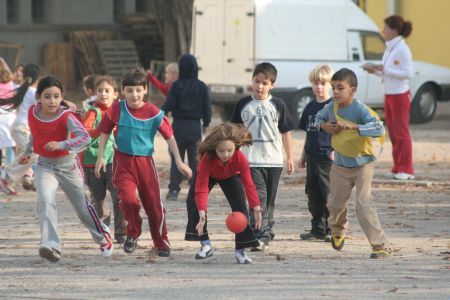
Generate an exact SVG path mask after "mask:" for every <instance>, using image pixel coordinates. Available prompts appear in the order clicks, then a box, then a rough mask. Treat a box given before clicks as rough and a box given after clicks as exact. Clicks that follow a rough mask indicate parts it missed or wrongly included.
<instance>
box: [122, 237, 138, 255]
mask: <svg viewBox="0 0 450 300" xmlns="http://www.w3.org/2000/svg"><path fill="white" fill-rule="evenodd" d="M136 246H137V239H133V238H132V237H131V236H127V239H126V240H125V243H124V244H123V251H125V252H126V253H130V254H131V253H133V252H134V251H135V250H136Z"/></svg>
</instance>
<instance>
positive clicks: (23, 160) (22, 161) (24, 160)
mask: <svg viewBox="0 0 450 300" xmlns="http://www.w3.org/2000/svg"><path fill="white" fill-rule="evenodd" d="M29 160H30V157H29V156H20V157H19V158H18V160H17V161H18V162H19V164H21V165H26V164H27V163H28V161H29Z"/></svg>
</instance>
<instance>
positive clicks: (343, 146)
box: [316, 68, 392, 258]
mask: <svg viewBox="0 0 450 300" xmlns="http://www.w3.org/2000/svg"><path fill="white" fill-rule="evenodd" d="M331 86H332V89H333V102H332V103H329V104H327V105H326V106H325V107H324V108H323V109H322V110H321V111H320V112H319V113H318V114H317V117H316V122H317V124H318V126H320V127H321V128H322V129H324V130H326V131H328V132H329V133H331V134H332V140H331V143H332V146H333V149H334V152H335V155H334V162H333V166H332V167H331V174H330V189H331V190H330V196H329V198H328V204H327V207H328V210H329V212H330V217H329V218H328V224H329V226H330V228H331V231H332V237H331V245H332V247H333V248H334V249H336V250H338V251H340V250H342V248H343V247H344V241H345V230H346V229H347V226H348V223H347V203H348V199H349V198H350V195H351V191H352V189H353V187H354V186H355V187H356V216H357V218H358V221H359V224H360V225H361V228H362V230H363V231H364V233H365V235H366V236H367V239H368V240H369V242H370V244H371V246H372V254H371V256H370V258H385V257H388V256H390V255H391V252H392V250H391V249H390V247H389V243H388V240H387V239H386V236H385V234H384V231H383V229H382V228H381V225H380V221H379V219H378V215H377V212H376V210H375V206H374V204H373V200H372V178H373V163H372V162H373V161H374V160H376V158H375V155H374V152H375V151H374V149H373V143H372V138H378V139H379V140H380V142H382V138H383V136H384V126H383V123H382V122H381V121H380V118H379V117H378V115H377V114H376V112H374V111H373V110H371V109H370V108H368V107H367V106H365V105H364V104H363V103H361V102H359V101H358V100H356V99H353V96H354V95H355V93H356V89H357V87H358V80H357V78H356V75H355V73H354V72H353V71H352V70H349V69H345V68H344V69H341V70H339V71H337V72H336V73H335V74H334V75H333V77H332V78H331Z"/></svg>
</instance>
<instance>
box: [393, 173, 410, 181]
mask: <svg viewBox="0 0 450 300" xmlns="http://www.w3.org/2000/svg"><path fill="white" fill-rule="evenodd" d="M394 179H397V180H413V179H414V175H412V174H408V173H397V174H395V175H394Z"/></svg>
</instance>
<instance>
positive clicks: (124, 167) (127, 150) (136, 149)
mask: <svg viewBox="0 0 450 300" xmlns="http://www.w3.org/2000/svg"><path fill="white" fill-rule="evenodd" d="M121 88H122V90H121V91H122V95H123V96H124V98H125V100H124V101H119V102H116V103H114V104H113V105H112V106H111V107H110V108H109V109H108V111H107V112H106V113H105V114H104V116H103V118H102V121H101V122H100V124H99V125H98V127H97V128H98V130H99V131H100V132H101V134H100V140H99V146H98V155H97V162H96V164H95V171H94V172H95V175H96V176H97V177H100V169H103V171H105V170H106V161H105V157H104V153H105V152H104V151H105V145H106V143H107V141H108V139H109V135H110V134H111V132H112V131H113V129H114V128H115V127H116V128H117V130H115V131H114V135H115V151H114V162H113V174H114V177H113V181H114V186H115V187H116V189H117V193H118V195H119V199H120V204H119V205H120V208H121V210H122V213H123V216H124V217H125V220H126V221H127V223H128V224H127V229H126V235H127V238H126V240H125V243H124V245H123V250H124V251H125V252H126V253H133V252H134V251H135V250H136V246H137V239H138V238H139V236H140V235H141V233H142V218H141V217H140V214H139V212H140V209H141V203H142V206H143V207H144V210H145V213H146V214H147V217H148V223H149V225H150V233H151V235H152V239H153V245H154V250H155V252H156V253H157V254H158V256H163V257H167V256H170V243H169V239H168V237H167V228H166V210H165V208H164V206H163V205H162V201H161V196H160V193H159V189H160V187H159V178H158V173H157V170H156V167H155V163H154V161H153V156H152V155H153V150H154V138H155V135H156V132H158V131H159V132H160V133H161V135H162V136H163V137H164V139H165V140H166V142H167V144H168V146H169V149H170V151H171V152H172V154H173V156H174V159H175V163H176V165H177V167H178V168H179V170H180V172H182V173H183V174H184V175H186V176H187V177H188V178H190V177H191V176H192V171H191V170H190V169H189V167H188V166H187V165H186V164H184V163H183V162H182V161H181V157H180V154H179V152H178V147H177V144H176V142H175V138H174V136H173V131H172V127H171V126H170V123H169V120H168V119H167V117H165V116H164V111H162V110H159V108H157V107H156V106H154V105H153V104H151V103H149V102H146V101H145V100H144V98H145V95H146V94H147V78H146V74H145V73H144V72H143V71H142V70H140V69H135V70H132V71H130V72H128V73H127V74H125V76H124V77H123V79H122V82H121ZM136 190H137V191H138V193H139V198H138V197H136Z"/></svg>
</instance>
